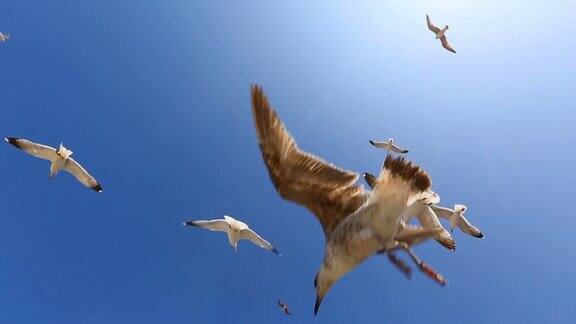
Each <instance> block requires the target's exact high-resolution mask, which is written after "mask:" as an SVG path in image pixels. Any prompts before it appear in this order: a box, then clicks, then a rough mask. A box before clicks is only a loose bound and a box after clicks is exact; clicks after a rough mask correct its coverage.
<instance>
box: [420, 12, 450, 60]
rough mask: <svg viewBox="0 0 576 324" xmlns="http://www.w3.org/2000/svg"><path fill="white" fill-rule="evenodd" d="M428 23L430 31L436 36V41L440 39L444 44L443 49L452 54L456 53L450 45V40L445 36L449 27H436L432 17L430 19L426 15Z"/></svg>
mask: <svg viewBox="0 0 576 324" xmlns="http://www.w3.org/2000/svg"><path fill="white" fill-rule="evenodd" d="M426 23H427V24H428V29H430V30H431V31H432V32H433V33H434V34H435V35H436V39H440V42H442V47H444V48H445V49H447V50H449V51H450V52H452V53H456V51H455V50H454V49H453V48H452V46H450V44H449V43H448V39H446V35H444V34H445V33H446V31H447V30H448V26H444V28H442V29H440V28H438V27H436V26H435V25H434V24H433V23H432V22H431V21H430V17H428V15H426Z"/></svg>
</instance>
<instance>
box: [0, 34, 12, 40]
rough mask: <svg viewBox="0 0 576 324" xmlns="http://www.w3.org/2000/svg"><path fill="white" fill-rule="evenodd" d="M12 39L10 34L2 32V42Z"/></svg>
mask: <svg viewBox="0 0 576 324" xmlns="http://www.w3.org/2000/svg"><path fill="white" fill-rule="evenodd" d="M9 39H10V34H5V33H2V32H0V42H5V41H7V40H9Z"/></svg>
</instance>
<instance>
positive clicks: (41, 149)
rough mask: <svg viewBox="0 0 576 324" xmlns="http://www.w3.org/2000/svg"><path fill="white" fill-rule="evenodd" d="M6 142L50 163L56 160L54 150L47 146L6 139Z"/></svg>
mask: <svg viewBox="0 0 576 324" xmlns="http://www.w3.org/2000/svg"><path fill="white" fill-rule="evenodd" d="M5 140H6V142H8V143H10V144H12V145H14V146H16V147H17V148H19V149H21V150H22V151H24V152H26V153H28V154H30V155H34V156H35V157H38V158H41V159H44V160H48V161H52V160H54V158H56V149H55V148H53V147H50V146H47V145H42V144H38V143H34V142H31V141H29V140H27V139H23V138H16V137H7V138H5Z"/></svg>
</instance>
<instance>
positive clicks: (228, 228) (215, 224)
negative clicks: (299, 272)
mask: <svg viewBox="0 0 576 324" xmlns="http://www.w3.org/2000/svg"><path fill="white" fill-rule="evenodd" d="M182 225H188V226H197V227H201V228H205V229H207V230H211V231H216V232H225V233H226V234H228V242H230V245H231V246H232V247H233V248H234V251H236V252H238V241H240V240H248V241H250V242H252V243H254V244H256V245H258V246H259V247H261V248H263V249H266V250H269V251H272V252H274V253H276V254H279V253H278V251H277V250H276V248H274V246H272V244H270V243H269V242H268V241H266V240H265V239H263V238H262V237H260V235H258V234H256V233H255V232H254V231H253V230H251V229H250V228H249V227H248V225H246V224H245V223H243V222H241V221H239V220H236V219H234V218H233V217H231V216H228V215H224V219H213V220H198V221H187V222H184V223H182Z"/></svg>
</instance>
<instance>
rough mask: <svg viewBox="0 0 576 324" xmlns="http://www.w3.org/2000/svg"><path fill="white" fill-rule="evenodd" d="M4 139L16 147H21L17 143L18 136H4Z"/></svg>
mask: <svg viewBox="0 0 576 324" xmlns="http://www.w3.org/2000/svg"><path fill="white" fill-rule="evenodd" d="M4 140H5V141H6V142H8V143H10V144H12V145H14V146H16V147H17V148H19V149H21V147H20V144H19V143H18V138H16V137H6V138H4Z"/></svg>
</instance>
